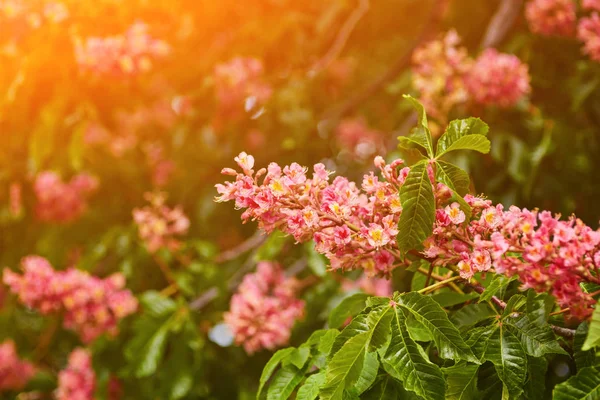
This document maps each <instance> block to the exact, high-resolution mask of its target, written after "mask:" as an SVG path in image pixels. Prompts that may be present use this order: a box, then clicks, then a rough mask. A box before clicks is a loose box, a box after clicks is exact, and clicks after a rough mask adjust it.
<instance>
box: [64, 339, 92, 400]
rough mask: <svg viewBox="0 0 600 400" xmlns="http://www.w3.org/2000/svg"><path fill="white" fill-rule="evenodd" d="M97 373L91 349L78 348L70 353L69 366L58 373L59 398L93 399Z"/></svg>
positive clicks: (69, 399)
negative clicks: (93, 365)
mask: <svg viewBox="0 0 600 400" xmlns="http://www.w3.org/2000/svg"><path fill="white" fill-rule="evenodd" d="M95 389H96V373H95V372H94V369H93V367H92V355H91V354H90V352H89V350H86V349H82V348H76V349H75V350H73V351H72V352H71V354H69V362H68V365H67V368H65V369H63V370H62V371H60V372H59V373H58V388H57V389H56V399H57V400H93V399H94V391H95Z"/></svg>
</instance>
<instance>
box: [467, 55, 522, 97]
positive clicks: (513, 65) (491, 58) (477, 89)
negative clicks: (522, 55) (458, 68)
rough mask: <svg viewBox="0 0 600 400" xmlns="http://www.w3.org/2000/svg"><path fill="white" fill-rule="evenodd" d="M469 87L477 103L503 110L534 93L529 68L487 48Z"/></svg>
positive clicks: (472, 74) (513, 56) (468, 80)
mask: <svg viewBox="0 0 600 400" xmlns="http://www.w3.org/2000/svg"><path fill="white" fill-rule="evenodd" d="M466 84H467V88H468V89H469V93H470V95H471V97H472V98H473V100H474V101H475V102H476V103H479V104H483V105H497V106H500V107H511V106H514V105H515V104H516V103H517V102H518V101H519V100H520V99H521V98H523V97H524V96H525V95H527V94H528V93H529V92H530V90H531V88H530V86H529V71H528V68H527V65H526V64H523V63H522V62H521V60H519V58H518V57H517V56H515V55H511V54H502V53H499V52H498V51H496V50H495V49H486V50H485V51H484V52H483V53H481V55H480V56H479V57H478V58H477V59H476V60H475V63H474V64H473V67H472V68H471V70H470V71H469V75H468V77H467V80H466Z"/></svg>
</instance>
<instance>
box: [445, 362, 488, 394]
mask: <svg viewBox="0 0 600 400" xmlns="http://www.w3.org/2000/svg"><path fill="white" fill-rule="evenodd" d="M478 369H479V365H472V364H471V365H469V364H467V363H465V362H460V363H457V364H456V365H454V366H452V367H448V368H442V371H443V372H444V378H445V379H446V382H447V383H448V389H447V391H446V400H478V399H480V398H481V395H480V394H479V391H478V390H477V370H478Z"/></svg>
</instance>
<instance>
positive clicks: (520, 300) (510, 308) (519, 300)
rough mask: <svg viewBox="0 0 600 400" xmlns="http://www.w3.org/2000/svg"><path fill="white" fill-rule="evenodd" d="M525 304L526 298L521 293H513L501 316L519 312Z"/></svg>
mask: <svg viewBox="0 0 600 400" xmlns="http://www.w3.org/2000/svg"><path fill="white" fill-rule="evenodd" d="M526 305H527V298H526V297H525V296H523V295H522V294H515V295H513V296H511V297H510V299H508V302H507V303H506V308H505V309H504V311H503V312H502V317H507V316H509V315H511V314H513V313H518V312H520V311H521V310H522V309H523V308H524V307H525V306H526Z"/></svg>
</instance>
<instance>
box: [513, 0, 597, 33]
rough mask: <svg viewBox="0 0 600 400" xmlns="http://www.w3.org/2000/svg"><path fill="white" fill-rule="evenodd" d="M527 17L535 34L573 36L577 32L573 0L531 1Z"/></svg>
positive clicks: (527, 8) (526, 11)
mask: <svg viewBox="0 0 600 400" xmlns="http://www.w3.org/2000/svg"><path fill="white" fill-rule="evenodd" d="M584 1H585V0H584ZM525 17H526V18H527V23H528V24H529V29H531V31H532V32H533V33H537V34H540V35H559V36H571V35H573V33H574V32H575V23H576V20H577V15H576V10H575V2H574V1H573V0H531V1H529V3H527V5H526V7H525Z"/></svg>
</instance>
